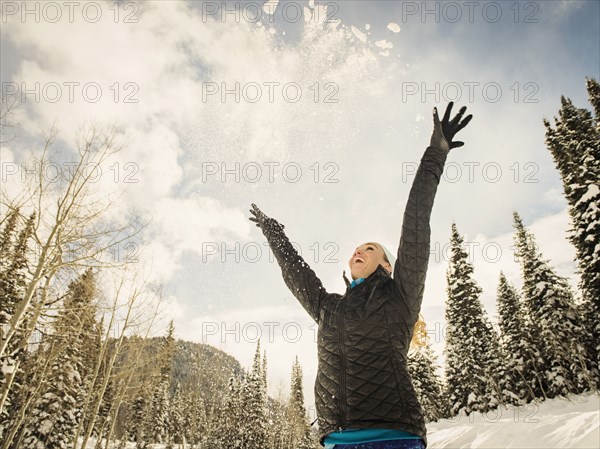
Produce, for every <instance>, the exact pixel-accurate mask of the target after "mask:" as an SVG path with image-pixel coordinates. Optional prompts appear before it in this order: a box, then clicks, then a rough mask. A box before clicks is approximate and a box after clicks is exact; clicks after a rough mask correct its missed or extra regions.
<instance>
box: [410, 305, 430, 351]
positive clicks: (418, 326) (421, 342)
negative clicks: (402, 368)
mask: <svg viewBox="0 0 600 449" xmlns="http://www.w3.org/2000/svg"><path fill="white" fill-rule="evenodd" d="M428 340H429V337H428V336H427V325H426V324H425V319H424V318H423V315H421V314H420V313H419V318H418V319H417V322H416V323H415V327H414V328H413V335H412V339H411V340H410V346H409V351H411V352H416V351H419V350H420V349H421V348H423V347H425V346H426V345H427V341H428Z"/></svg>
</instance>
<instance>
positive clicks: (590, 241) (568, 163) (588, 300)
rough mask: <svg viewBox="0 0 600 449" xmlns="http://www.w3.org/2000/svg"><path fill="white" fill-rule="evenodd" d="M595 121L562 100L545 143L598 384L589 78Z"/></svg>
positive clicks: (598, 226)
mask: <svg viewBox="0 0 600 449" xmlns="http://www.w3.org/2000/svg"><path fill="white" fill-rule="evenodd" d="M586 84H587V89H588V94H589V100H590V103H591V104H592V106H593V107H594V112H595V117H593V116H592V114H591V112H590V111H588V110H587V109H581V108H577V107H575V106H574V105H573V103H572V102H571V100H570V99H568V98H565V97H564V96H563V97H561V109H560V111H559V118H558V119H557V118H556V117H555V119H554V121H555V125H554V128H552V126H551V125H550V123H549V122H548V121H547V120H544V125H545V127H546V145H547V146H548V149H549V150H550V152H551V153H552V156H553V158H554V162H555V164H556V166H557V168H558V170H559V172H560V175H561V178H562V181H563V188H564V193H565V198H566V199H567V203H568V205H569V215H570V217H571V227H570V229H569V230H568V237H569V240H570V241H571V243H573V245H574V246H575V249H576V260H577V262H578V273H579V276H580V280H581V281H580V284H579V287H580V290H581V294H582V304H581V307H580V308H581V312H582V313H583V315H584V316H585V326H586V327H587V329H588V339H587V340H586V350H587V352H588V369H589V370H591V372H592V375H593V376H594V378H595V381H596V383H599V384H600V369H599V368H598V359H599V357H600V320H599V319H598V317H599V316H600V182H599V181H598V180H599V179H600V85H599V84H598V82H597V81H596V80H595V79H592V78H588V79H587V80H586Z"/></svg>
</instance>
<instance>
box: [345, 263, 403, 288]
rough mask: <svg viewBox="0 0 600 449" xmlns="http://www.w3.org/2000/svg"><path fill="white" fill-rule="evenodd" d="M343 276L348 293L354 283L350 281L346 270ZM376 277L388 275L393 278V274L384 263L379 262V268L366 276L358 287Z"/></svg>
mask: <svg viewBox="0 0 600 449" xmlns="http://www.w3.org/2000/svg"><path fill="white" fill-rule="evenodd" d="M342 277H343V278H344V283H345V284H346V293H348V291H350V289H351V288H352V286H351V285H352V284H351V282H350V280H348V278H347V277H346V270H344V272H343V273H342ZM376 277H388V278H391V277H392V276H391V275H390V273H388V271H387V270H386V269H385V268H383V265H381V264H379V265H378V266H377V268H376V269H375V271H373V272H372V273H371V274H370V275H369V276H367V277H366V278H365V280H364V281H362V282H361V283H360V284H358V285H357V286H356V287H354V288H357V287H358V286H359V285H363V284H365V283H367V282H368V281H369V280H371V279H373V278H376Z"/></svg>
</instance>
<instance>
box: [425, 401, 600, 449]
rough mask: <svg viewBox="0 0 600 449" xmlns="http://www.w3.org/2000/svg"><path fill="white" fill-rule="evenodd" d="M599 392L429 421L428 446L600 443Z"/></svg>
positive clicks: (587, 445) (434, 448)
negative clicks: (433, 421) (486, 412)
mask: <svg viewBox="0 0 600 449" xmlns="http://www.w3.org/2000/svg"><path fill="white" fill-rule="evenodd" d="M599 417H600V395H599V394H598V393H596V394H591V393H586V394H581V395H578V396H571V397H570V398H569V399H556V398H555V399H550V400H548V401H544V402H541V403H539V404H528V405H527V406H523V407H509V408H503V409H501V410H498V411H497V412H496V411H495V412H490V413H488V414H482V413H476V414H472V415H471V416H464V415H463V416H461V417H460V418H456V419H453V420H441V421H439V422H436V423H430V424H429V425H428V426H427V438H428V449H437V448H600V430H599V421H600V420H599Z"/></svg>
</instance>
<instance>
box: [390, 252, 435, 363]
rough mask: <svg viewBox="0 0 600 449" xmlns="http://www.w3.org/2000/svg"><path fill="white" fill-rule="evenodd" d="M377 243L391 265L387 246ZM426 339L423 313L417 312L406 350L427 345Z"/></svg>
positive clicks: (416, 349)
mask: <svg viewBox="0 0 600 449" xmlns="http://www.w3.org/2000/svg"><path fill="white" fill-rule="evenodd" d="M378 245H380V246H381V247H382V249H383V259H384V260H385V261H386V262H387V263H389V264H390V265H392V264H391V262H390V259H389V257H388V255H387V253H388V251H387V248H386V247H385V246H383V245H382V244H381V243H378ZM390 254H391V253H390ZM394 262H395V261H394ZM392 269H393V267H392ZM428 339H429V337H428V336H427V325H426V324H425V319H424V318H423V315H421V314H420V313H419V318H418V319H417V322H416V323H415V327H414V328H413V335H412V339H411V340H410V346H409V348H408V350H409V351H410V352H415V351H418V350H420V349H421V348H423V347H425V346H426V345H427V340H428Z"/></svg>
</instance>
